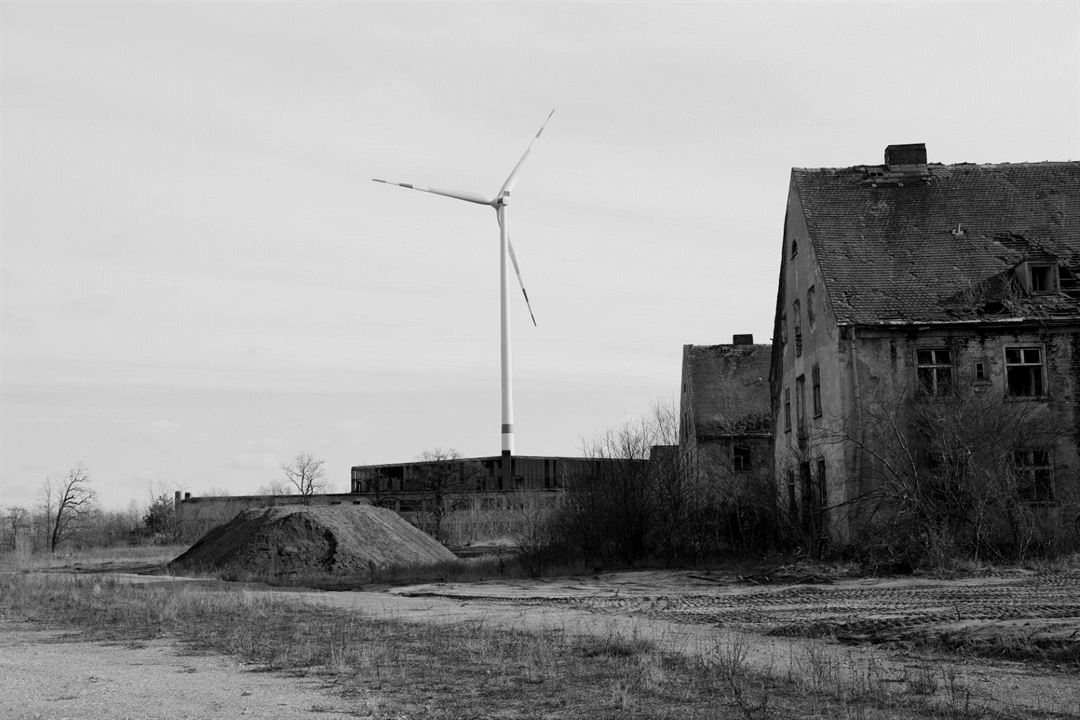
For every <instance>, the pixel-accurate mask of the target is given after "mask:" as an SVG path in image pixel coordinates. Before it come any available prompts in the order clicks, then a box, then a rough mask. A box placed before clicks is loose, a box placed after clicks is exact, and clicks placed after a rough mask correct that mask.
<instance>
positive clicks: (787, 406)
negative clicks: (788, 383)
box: [784, 387, 791, 432]
mask: <svg viewBox="0 0 1080 720" xmlns="http://www.w3.org/2000/svg"><path fill="white" fill-rule="evenodd" d="M784 432H791V388H789V387H786V388H784Z"/></svg>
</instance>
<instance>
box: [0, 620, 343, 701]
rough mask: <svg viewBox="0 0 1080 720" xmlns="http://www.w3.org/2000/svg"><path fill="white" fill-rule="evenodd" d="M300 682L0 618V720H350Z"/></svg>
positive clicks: (165, 647) (315, 688)
mask: <svg viewBox="0 0 1080 720" xmlns="http://www.w3.org/2000/svg"><path fill="white" fill-rule="evenodd" d="M355 717H356V716H355V715H351V714H347V713H346V712H345V711H344V709H343V707H342V703H341V701H340V700H338V699H336V698H335V697H334V696H333V695H332V694H330V693H324V692H322V691H321V690H320V687H319V685H318V683H317V682H315V681H313V680H310V679H302V678H297V677H288V676H283V675H278V674H273V673H266V672H253V671H252V669H251V668H247V667H245V666H243V665H242V664H240V663H238V662H237V661H236V660H235V659H233V658H229V657H220V656H213V655H211V656H205V655H185V654H182V652H181V650H180V649H179V648H178V647H177V646H176V645H175V644H174V643H171V642H168V641H153V642H149V643H139V644H127V645H113V644H103V643H90V642H83V641H80V640H79V637H78V635H77V634H72V633H70V632H62V631H56V630H37V629H27V625H25V624H18V623H12V622H3V621H0V718H5V720H45V719H49V720H59V719H61V718H64V719H70V720H83V719H85V720H100V719H101V718H110V719H113V720H129V719H130V720H188V719H189V718H190V719H191V720H196V719H202V718H214V719H215V720H231V719H232V718H281V719H282V720H303V719H313V718H318V719H319V720H338V719H343V718H355Z"/></svg>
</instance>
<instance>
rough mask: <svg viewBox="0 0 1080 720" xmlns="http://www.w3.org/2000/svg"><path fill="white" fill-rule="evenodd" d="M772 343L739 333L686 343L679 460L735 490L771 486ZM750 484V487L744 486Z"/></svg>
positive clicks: (694, 473) (703, 478) (690, 471)
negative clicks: (724, 339)
mask: <svg viewBox="0 0 1080 720" xmlns="http://www.w3.org/2000/svg"><path fill="white" fill-rule="evenodd" d="M771 352H772V348H771V346H770V345H755V344H754V337H753V336H752V335H735V336H734V338H733V342H732V344H730V345H684V346H683V357H682V386H681V388H682V389H681V392H680V400H679V463H680V466H681V467H682V468H683V471H684V472H686V473H688V474H689V475H690V476H692V477H694V478H695V479H698V480H701V481H709V482H725V481H727V480H732V481H737V483H736V484H735V485H731V484H727V483H725V484H727V487H728V489H731V490H745V489H750V488H768V489H769V491H770V492H771V489H772V478H773V449H772V418H771V417H770V413H769V363H770V358H771ZM742 486H746V487H742Z"/></svg>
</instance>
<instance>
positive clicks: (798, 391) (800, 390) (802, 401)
mask: <svg viewBox="0 0 1080 720" xmlns="http://www.w3.org/2000/svg"><path fill="white" fill-rule="evenodd" d="M795 418H796V420H797V421H798V423H799V432H800V433H801V432H804V431H805V430H806V376H805V375H800V376H799V377H797V378H795Z"/></svg>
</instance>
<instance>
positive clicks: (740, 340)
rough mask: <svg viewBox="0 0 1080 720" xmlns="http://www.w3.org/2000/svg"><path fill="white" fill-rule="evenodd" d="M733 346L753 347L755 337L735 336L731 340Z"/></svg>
mask: <svg viewBox="0 0 1080 720" xmlns="http://www.w3.org/2000/svg"><path fill="white" fill-rule="evenodd" d="M731 344H732V345H753V344H754V336H753V335H752V334H750V335H733V336H732V338H731Z"/></svg>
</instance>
